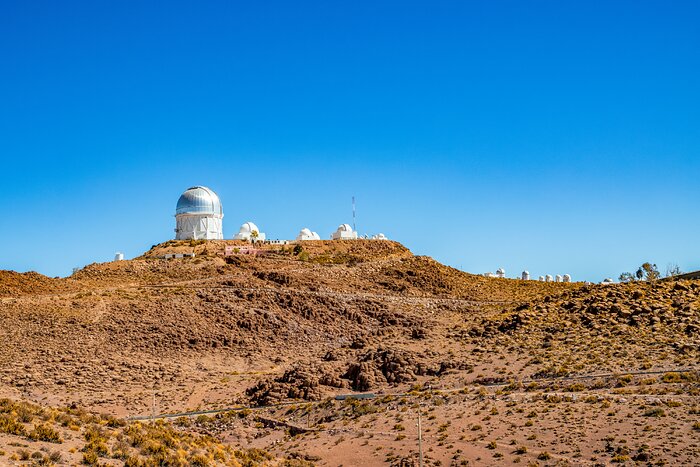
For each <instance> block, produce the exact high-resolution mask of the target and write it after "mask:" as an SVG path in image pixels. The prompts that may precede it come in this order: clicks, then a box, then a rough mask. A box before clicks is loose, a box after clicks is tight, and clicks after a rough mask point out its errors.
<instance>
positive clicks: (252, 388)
mask: <svg viewBox="0 0 700 467" xmlns="http://www.w3.org/2000/svg"><path fill="white" fill-rule="evenodd" d="M227 247H229V250H230V251H231V252H233V253H234V254H233V255H229V256H227V255H226V248H227ZM245 247H247V245H246V244H244V243H242V242H235V241H211V242H201V241H198V242H176V241H170V242H166V243H164V244H161V245H156V246H154V247H153V248H152V249H151V250H149V251H148V252H146V253H145V254H144V255H142V256H141V257H139V258H136V259H134V260H130V261H121V262H111V263H102V264H92V265H89V266H87V267H85V268H83V269H82V270H80V271H78V272H76V273H75V274H73V275H72V276H71V277H69V278H64V279H52V278H47V277H44V276H41V275H39V274H34V273H29V274H17V273H12V272H5V273H2V276H1V278H2V283H1V284H0V301H1V302H2V307H0V322H2V326H0V397H8V398H9V399H11V401H19V400H24V401H28V402H33V403H41V404H42V406H46V407H58V408H59V409H56V410H63V409H60V408H61V407H63V408H65V407H85V408H88V409H89V410H90V411H92V412H101V413H103V414H108V415H109V416H117V417H124V416H142V415H145V414H151V413H153V411H156V412H158V413H163V412H182V411H196V410H201V409H217V408H221V407H251V408H255V407H258V406H260V405H270V404H287V403H301V404H311V405H310V406H308V411H307V412H306V413H307V415H308V416H309V417H310V416H311V414H314V416H316V417H318V418H319V419H322V418H323V419H325V418H327V419H328V420H329V422H328V423H331V421H332V422H333V423H332V424H333V426H335V428H333V430H338V429H344V428H342V427H347V426H354V425H353V424H352V423H350V422H348V423H350V424H349V425H348V424H345V422H343V419H342V417H341V418H338V417H336V416H335V415H333V414H332V413H331V412H332V410H333V409H332V408H333V407H336V406H335V405H334V404H330V402H327V401H329V400H332V399H328V398H332V397H335V396H337V395H347V394H352V393H372V394H378V393H381V394H393V395H397V397H399V398H403V399H401V400H405V402H402V403H401V404H399V405H396V404H395V403H394V402H392V401H391V400H389V399H387V400H386V401H385V402H381V403H379V402H378V403H376V404H373V405H372V407H374V408H370V407H369V406H367V407H365V408H357V407H354V406H353V407H349V406H342V407H336V409H337V410H339V411H340V412H338V413H341V412H342V413H346V412H347V411H348V410H352V411H354V410H362V411H364V410H373V411H375V412H376V414H377V415H376V417H380V418H379V419H378V420H376V423H377V424H379V425H377V426H380V425H381V426H384V424H386V423H388V420H389V419H388V418H386V417H385V415H382V414H385V413H388V412H386V411H387V410H388V411H391V410H403V409H402V408H401V407H403V408H405V410H408V411H413V410H415V406H414V405H413V404H414V402H412V401H415V400H418V399H420V398H427V397H429V396H427V395H426V392H425V391H426V390H428V391H432V390H434V389H438V390H440V391H446V392H445V394H454V395H460V397H457V398H455V397H452V396H450V397H447V396H445V398H444V399H434V401H435V404H438V405H439V404H447V405H446V406H445V407H444V410H443V409H440V408H438V405H436V406H435V407H434V408H435V416H436V417H438V415H439V417H447V418H446V419H451V420H454V417H455V416H456V414H457V413H463V412H460V410H462V409H460V407H469V410H470V411H472V412H474V413H476V414H477V415H474V416H472V415H465V416H466V418H465V421H466V420H469V423H470V424H471V425H470V426H472V427H473V426H477V425H479V426H486V425H484V423H485V422H486V421H488V420H489V419H487V418H485V416H484V415H483V414H481V413H482V411H483V410H486V409H485V408H479V407H477V406H478V405H479V404H480V402H479V401H481V400H482V399H483V398H484V397H486V395H487V394H488V393H489V391H493V394H494V397H495V396H497V395H498V394H504V393H507V394H511V393H512V394H515V395H514V396H513V397H516V395H518V394H521V393H522V391H525V392H528V391H536V390H547V391H560V390H564V389H566V388H571V387H575V388H576V390H577V391H584V392H586V394H587V396H588V395H590V396H591V397H603V398H606V397H609V396H610V394H611V392H610V391H617V390H618V389H616V388H618V384H620V383H619V382H620V381H621V380H620V379H619V375H631V376H630V378H631V379H630V380H629V381H628V382H627V383H625V384H637V383H639V384H642V383H641V382H642V381H643V380H644V378H643V377H642V376H639V375H643V374H647V373H650V374H658V375H662V374H666V373H673V374H678V375H685V376H679V377H678V379H677V380H676V379H673V378H672V377H669V378H670V379H669V381H657V382H656V383H658V384H661V386H659V387H658V389H655V388H656V386H655V385H654V384H651V383H645V384H646V385H645V386H644V388H643V389H640V390H639V391H638V393H641V392H644V391H646V392H645V393H646V394H650V393H649V391H652V393H654V391H656V392H658V393H660V394H666V392H667V391H668V390H669V388H670V387H673V388H674V389H673V391H676V392H680V393H681V394H684V395H685V397H688V398H689V399H688V400H687V401H685V400H684V401H682V402H681V403H682V404H686V402H687V403H688V404H691V406H692V404H695V403H697V400H696V399H697V397H698V388H697V385H698V384H699V383H698V382H697V381H698V380H697V377H696V376H695V375H696V373H694V371H697V369H698V364H697V362H698V361H699V360H700V355H699V354H698V350H699V349H698V344H699V337H698V324H699V322H700V316H699V315H698V313H699V310H700V307H699V303H698V300H699V298H700V282H697V281H695V282H694V281H676V282H657V283H651V284H647V283H635V284H617V285H607V286H602V285H595V286H587V285H584V284H581V283H572V284H563V283H541V282H537V281H520V280H509V279H493V278H484V277H482V276H477V275H471V274H467V273H464V272H461V271H458V270H456V269H453V268H450V267H447V266H445V265H442V264H440V263H438V262H436V261H434V260H432V259H431V258H429V257H422V256H414V255H413V254H412V253H411V252H410V251H409V250H407V249H406V248H405V247H404V246H402V245H400V244H398V243H396V242H388V241H386V242H385V241H362V240H359V241H353V242H309V243H304V244H302V245H284V246H271V245H265V246H262V247H259V248H256V249H255V251H252V252H251V251H248V252H247V253H254V254H242V253H243V252H244V250H246V249H247V248H245ZM172 253H195V257H193V258H191V257H185V258H178V259H164V257H165V255H168V254H172ZM606 375H607V376H606ZM572 378H574V379H575V378H580V379H575V380H574V379H572ZM647 379H648V378H647ZM572 381H575V382H572ZM656 383H655V384H656ZM494 385H495V386H494ZM533 385H534V386H533ZM669 385H674V386H669ZM485 387H486V388H496V389H490V390H487V389H484V388H485ZM499 388H500V389H499ZM482 391H486V392H483V393H482ZM601 391H602V392H601ZM605 391H608V392H605ZM470 394H473V395H474V396H473V397H474V398H475V399H470V397H472V396H470ZM587 396H586V397H587ZM509 397H510V396H509ZM518 397H520V396H518ZM528 397H529V396H528ZM630 397H631V396H630ZM635 397H636V396H635ZM412 398H418V399H412ZM480 398H481V399H480ZM430 400H433V399H432V396H430ZM440 400H442V402H440ZM596 400H597V399H596ZM660 400H661V399H660ZM324 401H326V402H324ZM694 401H695V402H694ZM154 402H155V406H154ZM541 402H542V400H541V399H536V400H534V402H532V403H533V404H534V405H533V407H534V406H537V407H538V408H537V410H541V407H540V403H541ZM315 404H326V405H315ZM327 404H330V405H327ZM402 404H403V405H402ZM465 404H466V405H465ZM475 404H476V405H475ZM527 404H530V403H529V402H528V403H527ZM527 404H526V405H527ZM484 405H486V404H485V403H484ZM358 407H359V406H358ZM363 407H364V406H363ZM677 407H678V408H677V410H679V411H680V410H682V407H685V405H681V406H677ZM581 409H583V407H581ZM255 410H258V409H255ZM260 410H263V409H260ZM264 410H272V411H273V412H270V413H268V414H267V415H266V416H273V415H274V417H275V420H277V421H274V422H264V423H263V422H260V421H241V420H239V419H238V418H232V419H230V420H229V421H228V422H227V423H228V425H225V427H224V428H221V427H220V426H219V425H217V426H219V428H217V431H216V433H217V436H218V438H217V439H218V440H219V441H221V442H223V443H229V445H231V446H233V447H235V448H240V447H246V448H253V447H255V448H261V449H264V450H265V451H269V450H271V451H272V452H273V455H274V456H275V457H276V458H277V459H285V458H286V457H289V455H290V454H291V453H293V452H295V451H294V449H291V450H290V447H291V446H293V445H294V441H293V439H287V438H285V437H284V436H282V434H283V433H285V430H287V431H288V430H289V429H290V428H289V427H288V426H287V425H285V423H287V422H284V420H283V422H280V418H281V419H286V418H287V415H285V414H284V412H279V411H277V410H278V409H274V408H271V409H264ZM305 410H307V409H305ZM464 410H466V409H464ZM488 410H492V411H493V410H495V411H496V412H497V413H493V412H492V414H491V415H488V417H493V419H494V420H493V422H494V425H493V430H494V431H493V432H491V431H488V430H490V428H489V429H488V430H487V429H486V428H485V429H484V430H485V432H486V431H488V432H489V433H493V436H497V437H501V436H506V434H505V433H506V432H503V433H501V431H499V429H500V428H498V427H499V426H505V425H503V424H507V423H516V420H515V418H513V417H512V416H511V415H512V410H510V409H506V408H504V407H500V408H498V409H488ZM674 410H676V408H674ZM329 411H330V412H329ZM290 413H291V412H290ZM293 413H294V414H297V412H293ZM479 414H481V415H479ZM297 415H298V414H297ZM497 415H498V416H497ZM633 415H634V414H631V415H630V416H633ZM681 415H682V414H678V417H681ZM291 416H292V415H289V417H291ZM294 416H296V415H294ZM381 417H385V418H381ZM439 417H438V418H436V419H435V420H436V423H437V420H439ZM351 418H352V417H351ZM516 418H517V417H516ZM681 418H682V417H681ZM681 418H679V420H680V419H681ZM353 420H354V418H353ZM346 421H347V420H346ZM477 421H480V423H476V422H477ZM499 421H500V423H501V424H500V425H499V424H498V422H499ZM278 422H279V423H281V424H278ZM603 422H604V420H600V423H601V426H604V425H605V424H604V423H603ZM307 423H308V424H310V423H311V422H310V421H309V420H307ZM318 423H319V424H320V425H325V424H326V422H318ZM353 423H354V422H353ZM357 423H360V424H361V425H362V426H365V428H360V425H357V426H355V428H354V429H357V430H368V429H369V428H368V426H367V422H361V420H360V418H358V421H357ZM441 423H442V422H441ZM456 423H457V422H455V424H456ZM489 423H491V422H489ZM517 423H520V422H517ZM523 423H524V422H523ZM596 423H597V422H596ZM684 423H685V422H684ZM260 424H262V425H260ZM270 424H271V425H270ZM394 424H398V425H401V423H400V422H395V423H394ZM205 425H206V427H209V428H206V427H205ZM268 425H269V426H268ZM1 426H2V425H0V427H1ZM285 426H287V428H285ZM294 426H295V427H296V428H294V430H298V429H299V427H300V424H299V420H297V421H296V422H295V425H294ZM489 426H490V425H489ZM25 428H26V429H30V428H31V427H30V426H29V425H27V426H26V427H25ZM199 428H201V429H202V430H203V431H202V433H204V434H207V433H210V431H208V430H210V428H211V427H210V426H209V425H207V424H204V425H201V426H199ZM325 429H326V428H318V430H321V431H318V434H319V436H321V439H323V436H326V435H328V433H326V432H325V431H323V430H325ZM434 429H435V430H438V429H440V427H439V426H438V425H436V426H435V427H434ZM464 429H465V430H467V428H464ZM472 429H473V430H474V434H473V435H470V436H467V435H466V434H465V433H462V434H461V435H458V434H457V433H455V436H457V438H459V436H462V439H461V440H460V439H453V440H452V446H455V444H454V443H456V442H457V441H460V442H462V444H464V443H467V444H468V443H471V444H468V445H469V446H471V447H472V448H474V449H476V451H474V453H477V452H478V453H479V454H474V455H473V456H471V457H469V456H468V457H467V458H468V459H471V460H472V461H475V459H476V458H477V457H479V458H480V462H477V463H478V464H484V463H488V462H485V458H484V453H486V454H488V455H490V451H489V449H487V450H486V451H483V449H485V448H483V446H482V447H478V446H480V444H479V443H481V439H482V438H480V437H479V436H476V435H478V433H477V432H478V430H476V429H475V428H469V429H468V430H472ZM601 429H602V428H601ZM619 429H620V430H624V429H625V428H624V427H623V426H620V427H619ZM686 429H687V427H686V428H683V430H686ZM383 430H385V431H386V430H391V425H387V426H386V427H385V428H383ZM460 430H461V428H460ZM606 430H607V431H606ZM399 431H400V430H399ZM603 431H606V432H608V431H609V429H605V430H603ZM0 432H2V428H0ZM323 433H325V434H323ZM334 433H336V431H334ZM499 433H501V434H499ZM601 433H602V431H601ZM683 433H685V431H683ZM533 434H536V433H533ZM400 435H401V433H394V434H393V436H395V437H396V438H397V442H398V439H399V438H401V436H400ZM115 436H118V434H115ZM122 436H124V435H122ZM285 436H286V435H285ZM353 436H359V435H358V434H357V432H355V434H354V435H353ZM373 436H374V435H373ZM376 436H379V437H381V436H384V435H380V434H379V433H376ZM596 436H597V435H596ZM601 436H602V435H601ZM606 436H607V435H606ZM683 436H685V435H683ZM467 438H469V440H471V441H468V442H467ZM498 439H500V438H498ZM256 440H267V441H265V442H263V441H260V442H258V441H256ZM327 440H328V438H326V441H327ZM319 443H321V442H320V441H319ZM372 443H373V442H372ZM372 443H369V444H368V445H367V446H371V445H372ZM437 443H438V442H437V441H436V442H435V444H433V448H434V449H435V452H434V455H435V456H436V457H435V459H436V460H439V459H443V460H448V459H449V458H451V457H452V456H457V457H453V458H454V459H458V458H464V456H463V454H464V453H462V454H460V453H456V452H455V449H458V448H454V449H453V448H449V449H448V446H450V445H449V444H445V443H443V444H437ZM475 443H476V444H475ZM533 443H534V441H533V442H532V443H531V444H533ZM547 443H550V444H547ZM551 443H553V441H551V442H550V441H547V442H546V443H545V445H546V446H550V447H551V448H553V447H554V446H555V444H551ZM566 443H568V442H565V444H566ZM595 443H603V441H602V438H600V439H599V437H596V438H595V442H592V444H591V446H596V444H595ZM350 444H352V443H350ZM404 444H405V443H398V444H397V446H403V447H400V449H399V451H400V452H401V453H403V454H402V455H401V456H398V455H397V457H396V459H399V458H411V459H414V460H415V452H414V451H412V450H411V448H410V443H409V444H408V445H404ZM458 444H459V443H458ZM484 444H486V442H484ZM283 446H285V447H284V448H283ZM305 446H306V448H305V449H306V450H307V451H308V452H309V453H313V455H311V457H310V458H318V459H320V460H319V462H320V463H324V462H326V463H328V464H329V465H337V464H339V463H343V459H342V456H341V457H340V458H339V457H337V454H338V453H337V452H336V451H335V450H334V448H331V447H329V446H326V447H322V446H325V444H324V443H321V444H316V443H314V442H313V441H312V440H308V442H307V443H306V445H305ZM337 446H340V447H338V449H341V448H342V449H346V448H347V449H350V451H347V452H353V453H355V452H356V453H358V454H357V455H358V456H360V453H363V454H361V457H362V456H364V457H362V458H363V459H364V462H365V463H367V462H369V463H370V464H371V463H372V462H374V461H376V460H377V459H376V456H377V452H379V451H376V449H375V448H377V447H378V446H376V445H375V446H374V447H372V449H371V450H370V448H369V447H368V448H366V450H365V448H362V447H361V446H357V445H352V448H350V447H349V445H347V443H344V442H342V441H340V442H339V443H338V444H337ZM557 446H558V445H557ZM566 446H568V448H567V447H566ZM566 446H565V447H561V449H562V450H564V451H565V450H566V449H571V446H572V444H571V443H568V444H566ZM598 446H599V445H598ZM477 447H478V449H477ZM599 447H600V446H599ZM540 448H542V447H540ZM109 449H112V448H111V447H110V448H109ZM115 449H116V448H115ZM470 449H471V448H470ZM556 449H560V448H559V447H557V448H556ZM581 449H584V448H583V447H582V448H581ZM585 449H588V448H585ZM591 449H593V448H591ZM640 449H641V448H640ZM232 452H233V451H232ZM339 452H340V451H339ZM344 452H345V451H344ZM586 452H587V453H588V454H587V455H588V457H589V458H590V457H597V458H599V457H600V456H596V455H595V453H593V452H592V451H590V450H589V451H586ZM689 452H690V451H689ZM210 454H211V453H210ZM397 454H398V453H397ZM212 455H213V454H212ZM232 455H233V454H232ZM684 455H686V454H684ZM687 455H688V456H690V454H687ZM207 456H209V454H207ZM445 456H447V457H445ZM210 457H211V456H210ZM234 457H235V456H234ZM302 457H303V456H302ZM561 458H569V459H571V458H570V457H567V455H566V454H565V453H563V451H562V452H560V459H561ZM229 460H231V462H233V457H230V458H229ZM533 460H535V459H533ZM17 462H21V461H17ZM217 462H218V461H217ZM346 463H347V462H346ZM0 464H2V457H0ZM214 464H215V463H214ZM116 465H119V464H118V463H117V464H116ZM212 465H213V464H212ZM251 465H254V464H251ZM348 465H352V464H348ZM408 465H410V464H408Z"/></svg>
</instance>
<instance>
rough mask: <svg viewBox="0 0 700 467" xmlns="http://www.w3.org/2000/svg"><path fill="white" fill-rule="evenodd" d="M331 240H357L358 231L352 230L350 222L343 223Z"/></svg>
mask: <svg viewBox="0 0 700 467" xmlns="http://www.w3.org/2000/svg"><path fill="white" fill-rule="evenodd" d="M331 240H357V232H355V231H354V230H352V227H351V226H350V224H341V225H339V226H338V230H336V231H335V232H333V234H331Z"/></svg>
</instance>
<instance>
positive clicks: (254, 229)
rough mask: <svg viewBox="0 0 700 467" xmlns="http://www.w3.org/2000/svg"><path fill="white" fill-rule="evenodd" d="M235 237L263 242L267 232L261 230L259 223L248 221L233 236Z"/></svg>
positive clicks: (236, 238)
mask: <svg viewBox="0 0 700 467" xmlns="http://www.w3.org/2000/svg"><path fill="white" fill-rule="evenodd" d="M233 239H234V240H245V241H258V242H262V241H265V234H264V233H262V232H260V229H259V228H258V226H257V225H255V224H254V223H252V222H250V221H248V222H246V223H244V224H243V225H242V226H241V228H240V229H238V233H237V234H236V235H234V236H233Z"/></svg>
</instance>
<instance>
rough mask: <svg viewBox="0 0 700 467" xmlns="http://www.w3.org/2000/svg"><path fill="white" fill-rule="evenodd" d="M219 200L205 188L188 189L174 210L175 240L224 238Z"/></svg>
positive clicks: (194, 187) (222, 215)
mask: <svg viewBox="0 0 700 467" xmlns="http://www.w3.org/2000/svg"><path fill="white" fill-rule="evenodd" d="M223 217H224V210H223V208H222V206H221V200H220V199H219V197H218V196H217V195H216V193H214V191H212V190H210V189H209V188H207V187H205V186H193V187H192V188H188V189H187V190H186V191H185V192H184V193H183V194H182V195H181V196H180V199H178V200H177V207H176V208H175V219H176V222H175V239H176V240H193V239H194V240H221V239H222V238H224V234H223V229H222V227H221V219H222V218H223Z"/></svg>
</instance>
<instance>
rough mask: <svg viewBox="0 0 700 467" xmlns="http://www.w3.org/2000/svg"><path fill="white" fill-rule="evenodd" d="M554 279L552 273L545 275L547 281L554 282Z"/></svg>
mask: <svg viewBox="0 0 700 467" xmlns="http://www.w3.org/2000/svg"><path fill="white" fill-rule="evenodd" d="M553 280H554V278H553V277H552V275H551V274H547V275H546V276H544V281H545V282H552V281H553Z"/></svg>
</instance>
